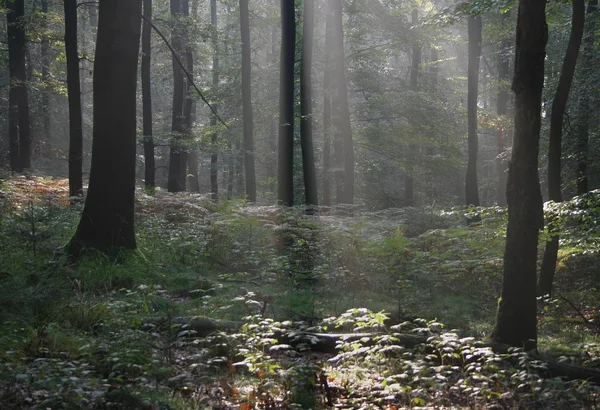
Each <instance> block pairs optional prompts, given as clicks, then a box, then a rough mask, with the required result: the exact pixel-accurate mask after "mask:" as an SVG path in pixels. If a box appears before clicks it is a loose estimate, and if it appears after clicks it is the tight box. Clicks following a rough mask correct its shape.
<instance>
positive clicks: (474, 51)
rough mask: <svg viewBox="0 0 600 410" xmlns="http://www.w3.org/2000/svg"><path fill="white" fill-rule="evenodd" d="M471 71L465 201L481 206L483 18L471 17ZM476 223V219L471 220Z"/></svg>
mask: <svg viewBox="0 0 600 410" xmlns="http://www.w3.org/2000/svg"><path fill="white" fill-rule="evenodd" d="M468 25H469V69H468V96H467V115H468V129H469V136H468V151H469V162H468V164H467V176H466V178H465V199H466V204H467V205H474V206H479V188H478V186H477V151H478V136H477V98H478V95H479V60H480V59H481V17H480V16H470V17H469V21H468ZM469 221H470V222H476V218H475V219H474V218H470V219H469Z"/></svg>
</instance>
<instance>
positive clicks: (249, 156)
mask: <svg viewBox="0 0 600 410" xmlns="http://www.w3.org/2000/svg"><path fill="white" fill-rule="evenodd" d="M282 7H283V5H282ZM240 32H241V37H242V108H243V115H244V119H243V125H244V168H245V170H246V198H247V199H248V201H250V202H256V174H255V170H254V119H253V113H252V67H251V61H250V60H251V49H250V20H249V17H248V0H240Z"/></svg>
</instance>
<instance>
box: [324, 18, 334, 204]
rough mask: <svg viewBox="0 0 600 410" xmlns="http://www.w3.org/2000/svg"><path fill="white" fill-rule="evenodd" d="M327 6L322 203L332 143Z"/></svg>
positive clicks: (326, 194)
mask: <svg viewBox="0 0 600 410" xmlns="http://www.w3.org/2000/svg"><path fill="white" fill-rule="evenodd" d="M332 20H333V19H332V15H331V12H330V7H327V18H326V21H325V67H324V73H323V205H325V206H330V205H331V177H332V175H331V174H332V169H331V143H332V135H333V133H332V122H331V115H332V98H331V92H332V79H333V70H334V67H333V61H332V60H333V59H332V56H331V54H332V50H333V21H332Z"/></svg>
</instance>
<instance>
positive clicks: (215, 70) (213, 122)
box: [210, 0, 219, 201]
mask: <svg viewBox="0 0 600 410" xmlns="http://www.w3.org/2000/svg"><path fill="white" fill-rule="evenodd" d="M210 24H211V26H212V43H213V61H212V86H213V90H214V91H213V93H216V92H217V91H218V89H219V29H218V21H217V0H210ZM213 108H214V109H215V111H217V109H218V107H217V106H216V105H213ZM210 126H211V128H212V129H213V131H212V135H211V137H210V141H211V145H212V154H211V156H210V192H211V196H212V199H213V200H214V201H216V200H218V199H219V180H218V177H219V168H218V165H219V163H218V156H217V138H218V136H219V135H218V133H217V131H216V126H217V116H216V115H215V113H212V114H211V116H210Z"/></svg>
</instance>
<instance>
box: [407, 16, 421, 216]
mask: <svg viewBox="0 0 600 410" xmlns="http://www.w3.org/2000/svg"><path fill="white" fill-rule="evenodd" d="M411 20H412V25H413V26H416V25H418V24H419V9H417V8H414V9H413V10H412V12H411ZM420 66H421V45H420V44H419V42H418V41H417V40H416V39H415V43H414V44H413V48H412V64H411V68H410V89H411V90H412V91H414V92H417V91H418V90H419V70H420ZM408 151H409V156H410V158H411V159H409V161H408V162H409V166H408V167H407V169H406V174H405V176H404V201H405V203H406V205H409V206H412V205H413V204H414V201H415V188H414V172H413V166H412V164H410V162H412V158H414V157H415V153H416V151H417V147H416V146H415V145H414V144H410V145H409V147H408Z"/></svg>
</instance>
